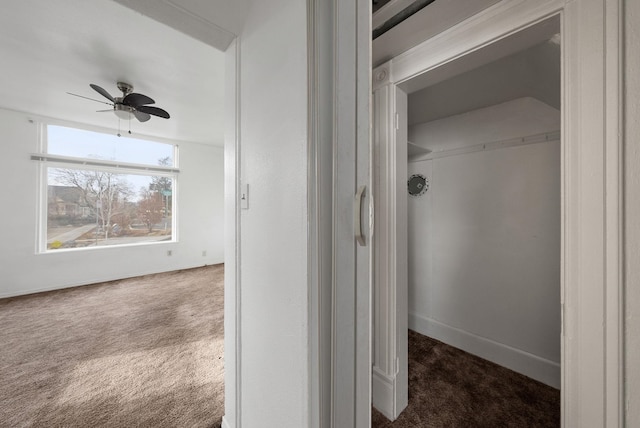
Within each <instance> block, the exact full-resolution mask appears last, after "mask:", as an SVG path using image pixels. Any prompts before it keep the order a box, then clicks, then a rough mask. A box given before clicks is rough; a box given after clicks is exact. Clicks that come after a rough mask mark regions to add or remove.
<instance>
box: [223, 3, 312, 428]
mask: <svg viewBox="0 0 640 428" xmlns="http://www.w3.org/2000/svg"><path fill="white" fill-rule="evenodd" d="M306 23H307V9H306V3H305V2H300V1H296V0H276V1H272V2H253V4H252V7H251V9H250V11H249V14H248V16H247V19H246V22H245V27H244V28H245V30H244V31H243V33H242V34H241V35H240V37H239V44H240V46H239V49H240V65H239V66H240V70H239V82H238V83H239V90H240V99H239V102H240V109H239V110H240V111H239V146H240V158H241V161H240V163H241V172H240V174H241V181H242V182H243V183H246V184H248V186H249V208H248V209H247V210H242V211H241V219H240V233H241V238H240V260H239V263H240V269H241V270H240V273H241V275H240V277H239V278H237V279H236V280H237V282H238V287H240V293H239V298H240V301H241V305H242V308H241V312H240V314H239V325H238V329H239V334H238V335H239V337H240V343H239V346H238V348H237V349H236V352H239V353H240V361H239V364H240V367H241V372H240V384H239V387H240V388H241V392H240V403H238V404H239V408H240V415H241V421H242V426H244V427H259V426H265V425H268V426H274V427H282V428H287V427H290V428H299V427H306V426H309V349H308V341H309V337H308V310H309V309H308V301H307V299H308V291H307V290H308V275H309V273H308V267H307V162H308V160H307V26H306ZM226 423H230V424H234V421H232V420H228V421H226Z"/></svg>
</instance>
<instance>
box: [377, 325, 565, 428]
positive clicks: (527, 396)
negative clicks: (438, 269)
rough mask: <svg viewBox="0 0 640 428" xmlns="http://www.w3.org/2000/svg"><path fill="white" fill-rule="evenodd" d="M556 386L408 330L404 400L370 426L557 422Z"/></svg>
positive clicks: (489, 427)
mask: <svg viewBox="0 0 640 428" xmlns="http://www.w3.org/2000/svg"><path fill="white" fill-rule="evenodd" d="M559 426H560V391H559V390H557V389H554V388H551V387H549V386H547V385H544V384H542V383H540V382H537V381H535V380H533V379H530V378H528V377H526V376H523V375H521V374H519V373H516V372H513V371H511V370H509V369H506V368H504V367H501V366H498V365H496V364H494V363H491V362H489V361H487V360H484V359H482V358H479V357H476V356H475V355H471V354H469V353H467V352H464V351H461V350H459V349H457V348H454V347H452V346H449V345H446V344H444V343H442V342H439V341H437V340H434V339H431V338H429V337H426V336H423V335H421V334H418V333H416V332H414V331H411V330H410V331H409V405H408V407H407V408H406V409H405V410H404V412H402V413H401V414H400V417H399V418H398V419H397V420H396V421H394V422H393V423H391V422H389V421H388V420H387V419H386V418H385V417H384V416H383V415H382V414H381V413H379V412H378V411H377V410H375V409H374V410H373V415H372V427H373V428H444V427H447V428H458V427H459V428H475V427H486V428H498V427H513V428H527V427H549V428H551V427H559Z"/></svg>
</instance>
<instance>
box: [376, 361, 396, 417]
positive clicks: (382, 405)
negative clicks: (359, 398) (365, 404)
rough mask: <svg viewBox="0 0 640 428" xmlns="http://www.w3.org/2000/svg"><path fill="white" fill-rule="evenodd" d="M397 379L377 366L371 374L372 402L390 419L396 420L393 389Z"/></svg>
mask: <svg viewBox="0 0 640 428" xmlns="http://www.w3.org/2000/svg"><path fill="white" fill-rule="evenodd" d="M394 384H395V380H394V379H393V378H392V377H390V376H387V375H386V374H385V373H383V372H382V371H381V370H379V369H377V368H376V367H374V368H373V371H372V374H371V389H372V392H373V393H372V395H371V397H372V404H373V407H375V408H376V409H377V410H378V411H379V412H380V413H382V414H383V415H384V416H385V417H386V418H387V419H389V420H390V421H393V420H395V416H394V414H393V413H394V411H393V396H394V394H393V390H394Z"/></svg>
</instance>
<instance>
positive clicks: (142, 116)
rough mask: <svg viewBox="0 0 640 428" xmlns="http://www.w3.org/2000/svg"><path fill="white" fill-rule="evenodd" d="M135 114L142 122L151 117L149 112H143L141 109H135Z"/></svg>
mask: <svg viewBox="0 0 640 428" xmlns="http://www.w3.org/2000/svg"><path fill="white" fill-rule="evenodd" d="M133 115H134V116H135V117H136V119H138V121H140V122H146V121H147V120H149V119H151V116H150V115H149V114H148V113H143V112H141V111H134V112H133Z"/></svg>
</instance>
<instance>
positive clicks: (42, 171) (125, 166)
mask: <svg viewBox="0 0 640 428" xmlns="http://www.w3.org/2000/svg"><path fill="white" fill-rule="evenodd" d="M39 125H40V126H39V147H40V150H41V153H32V154H31V155H30V159H31V160H32V161H37V162H39V164H40V165H39V166H38V189H37V197H38V204H37V213H38V221H37V231H36V232H37V233H36V243H35V248H36V254H57V253H66V252H74V251H95V250H106V249H109V248H122V247H134V246H148V245H162V244H165V245H166V244H174V243H176V242H178V229H177V224H178V221H177V220H178V216H179V213H178V207H177V200H178V196H177V195H178V190H177V189H178V174H179V173H180V169H179V168H178V167H177V166H178V159H179V156H178V155H179V151H178V147H179V146H178V144H175V143H170V142H165V141H161V139H157V140H156V139H154V138H149V137H140V138H139V139H141V140H145V141H151V142H155V143H158V144H168V145H171V146H172V147H173V164H174V166H171V167H167V166H162V165H146V164H138V163H131V162H121V161H109V160H103V159H88V158H78V157H73V156H62V155H55V154H48V153H46V152H47V150H48V139H47V138H48V133H47V126H49V125H52V126H65V127H68V128H73V129H79V130H82V131H86V132H94V133H106V132H105V131H104V130H102V129H100V130H98V129H97V128H96V129H92V128H90V127H83V126H78V125H76V124H65V123H60V122H58V121H55V122H44V121H43V122H40V123H39ZM48 168H66V169H77V170H82V169H84V170H86V169H90V170H94V171H104V172H113V173H118V174H134V175H148V176H159V177H170V178H172V179H173V186H172V199H171V213H172V215H171V231H172V233H171V239H170V240H163V241H154V242H134V243H128V244H115V245H103V246H95V247H83V248H63V249H57V250H49V249H47V215H48V211H47V209H48V200H47V195H48V185H49V183H48V174H47V170H48Z"/></svg>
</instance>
